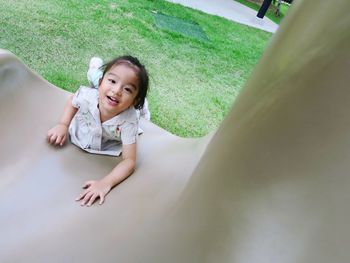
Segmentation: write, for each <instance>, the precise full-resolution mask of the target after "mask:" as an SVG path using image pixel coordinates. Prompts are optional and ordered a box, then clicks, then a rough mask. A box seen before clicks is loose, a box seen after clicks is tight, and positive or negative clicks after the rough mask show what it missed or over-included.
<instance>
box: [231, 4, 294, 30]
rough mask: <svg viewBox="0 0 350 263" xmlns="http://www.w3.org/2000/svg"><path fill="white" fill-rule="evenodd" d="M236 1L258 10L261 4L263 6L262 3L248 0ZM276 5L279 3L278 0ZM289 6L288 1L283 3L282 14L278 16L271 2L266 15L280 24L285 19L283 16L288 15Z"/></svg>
mask: <svg viewBox="0 0 350 263" xmlns="http://www.w3.org/2000/svg"><path fill="white" fill-rule="evenodd" d="M234 1H236V2H239V3H241V4H243V5H245V6H247V7H249V8H251V9H254V10H256V11H259V9H260V6H261V5H260V4H256V3H252V2H249V1H248V0H234ZM276 5H277V1H276ZM288 8H289V6H288V5H287V4H286V3H282V4H281V15H280V16H276V15H275V13H274V11H275V7H274V6H272V4H271V6H270V8H269V9H268V10H267V12H266V16H267V17H268V18H270V19H271V20H272V21H273V22H275V23H276V24H280V23H281V21H282V20H283V18H284V17H285V15H286V13H287V11H288Z"/></svg>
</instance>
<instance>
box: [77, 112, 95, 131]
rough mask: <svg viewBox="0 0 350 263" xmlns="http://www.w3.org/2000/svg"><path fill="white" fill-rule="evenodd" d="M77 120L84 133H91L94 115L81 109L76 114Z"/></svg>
mask: <svg viewBox="0 0 350 263" xmlns="http://www.w3.org/2000/svg"><path fill="white" fill-rule="evenodd" d="M76 118H77V121H78V123H79V129H80V131H81V132H83V133H89V131H90V130H91V128H92V127H93V121H94V119H93V117H92V115H91V114H90V112H88V111H80V112H79V113H78V114H77V115H76Z"/></svg>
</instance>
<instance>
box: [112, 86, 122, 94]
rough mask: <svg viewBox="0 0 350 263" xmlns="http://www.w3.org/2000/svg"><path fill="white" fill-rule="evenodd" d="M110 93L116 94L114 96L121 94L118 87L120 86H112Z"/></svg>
mask: <svg viewBox="0 0 350 263" xmlns="http://www.w3.org/2000/svg"><path fill="white" fill-rule="evenodd" d="M112 92H113V93H114V94H116V95H120V94H122V86H120V85H114V86H113V87H112Z"/></svg>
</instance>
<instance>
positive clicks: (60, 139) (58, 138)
mask: <svg viewBox="0 0 350 263" xmlns="http://www.w3.org/2000/svg"><path fill="white" fill-rule="evenodd" d="M61 141H62V137H61V136H57V139H56V141H55V145H59V144H60V143H61Z"/></svg>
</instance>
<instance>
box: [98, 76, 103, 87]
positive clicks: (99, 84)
mask: <svg viewBox="0 0 350 263" xmlns="http://www.w3.org/2000/svg"><path fill="white" fill-rule="evenodd" d="M102 79H103V77H101V78H100V79H99V80H98V86H101V83H102Z"/></svg>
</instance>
